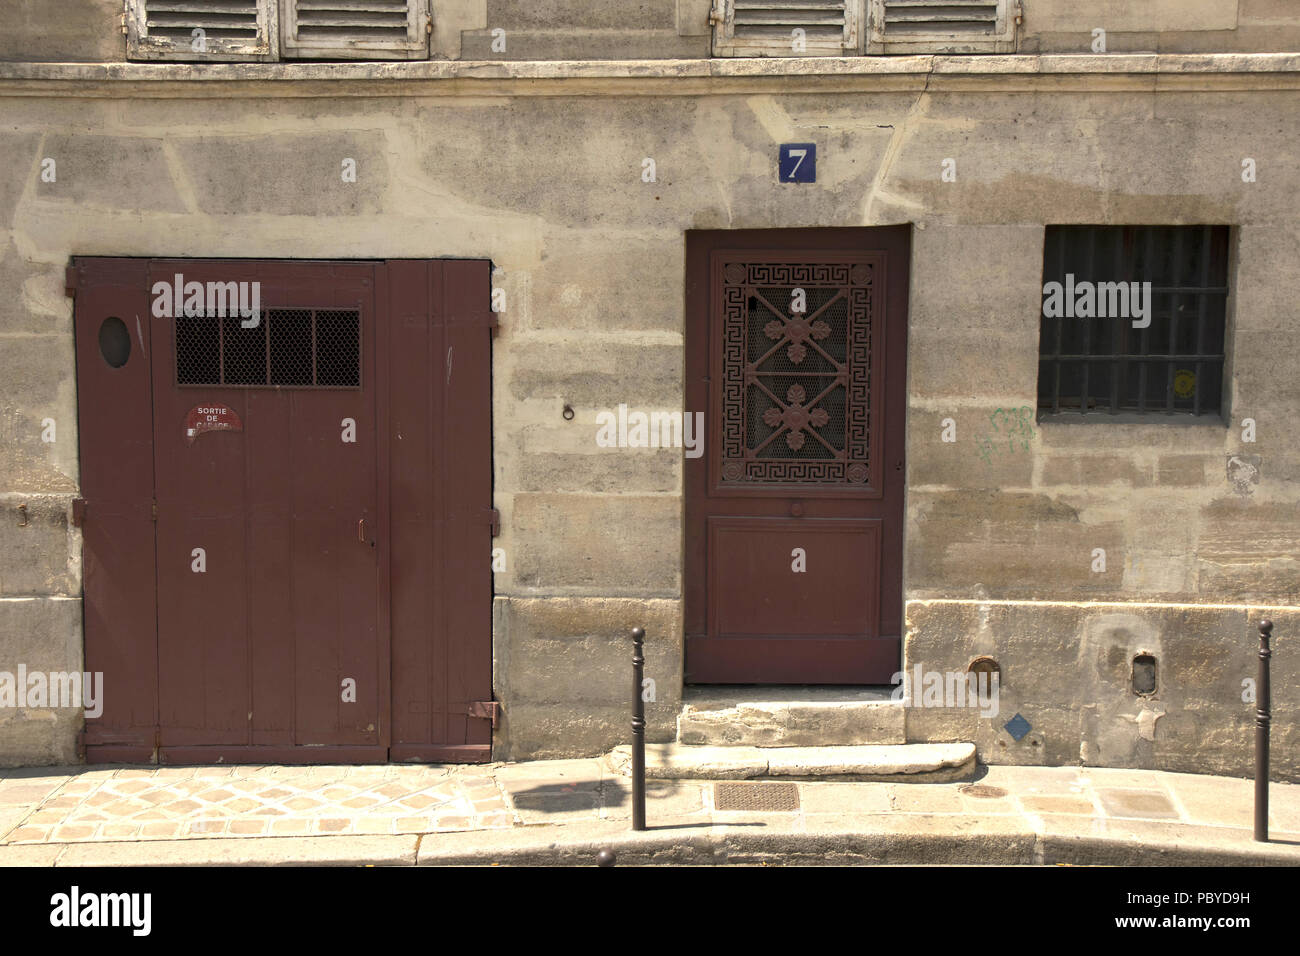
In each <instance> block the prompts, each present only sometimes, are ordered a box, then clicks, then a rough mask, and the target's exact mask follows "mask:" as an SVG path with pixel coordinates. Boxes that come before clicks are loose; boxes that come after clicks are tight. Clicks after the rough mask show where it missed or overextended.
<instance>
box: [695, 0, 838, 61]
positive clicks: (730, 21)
mask: <svg viewBox="0 0 1300 956" xmlns="http://www.w3.org/2000/svg"><path fill="white" fill-rule="evenodd" d="M721 2H722V3H723V4H724V9H723V15H722V17H721V18H720V19H719V20H718V22H717V23H716V26H715V29H714V34H713V52H714V54H715V55H717V56H843V55H845V54H846V53H855V52H857V51H858V47H859V32H860V31H859V29H858V25H859V23H860V22H861V19H862V17H861V10H862V2H863V0H721Z"/></svg>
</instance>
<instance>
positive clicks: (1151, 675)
mask: <svg viewBox="0 0 1300 956" xmlns="http://www.w3.org/2000/svg"><path fill="white" fill-rule="evenodd" d="M1155 692H1156V659H1155V658H1154V657H1152V656H1151V655H1150V654H1139V655H1138V656H1137V657H1135V658H1133V693H1135V694H1138V695H1142V694H1154V693H1155Z"/></svg>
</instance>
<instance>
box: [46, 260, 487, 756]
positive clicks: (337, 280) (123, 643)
mask: <svg viewBox="0 0 1300 956" xmlns="http://www.w3.org/2000/svg"><path fill="white" fill-rule="evenodd" d="M489 272H490V265H489V263H487V262H480V261H391V262H364V263H345V262H339V263H328V262H252V261H239V260H221V261H217V260H141V259H77V260H74V266H73V269H72V270H71V273H70V283H69V285H70V289H71V290H72V291H74V292H75V295H76V300H77V301H76V339H77V378H78V407H79V414H80V433H81V434H80V438H81V469H82V488H83V495H84V499H83V500H82V501H81V502H79V503H78V508H77V511H78V516H79V520H80V522H81V524H82V528H83V534H84V547H83V554H84V566H85V628H86V666H87V668H88V669H89V670H92V671H103V672H104V675H105V676H104V680H105V693H104V698H105V701H104V712H103V716H102V717H100V718H99V719H96V720H88V721H87V729H86V753H87V758H88V759H89V760H91V761H118V760H126V761H140V760H150V759H154V757H155V755H156V758H157V759H158V760H159V761H161V762H164V763H167V762H177V763H179V762H199V761H202V762H208V761H225V762H239V761H277V762H289V761H291V762H313V763H315V762H334V761H338V762H362V761H384V760H389V759H392V760H430V761H435V760H456V761H482V760H487V759H489V757H490V749H491V723H490V714H491V712H492V708H491V706H490V701H491V625H490V620H491V598H492V585H491V572H490V564H489V560H488V557H489V552H490V548H491V544H490V536H491V529H492V528H493V527H494V516H495V513H494V512H493V511H492V510H491V430H490V397H491V384H490V337H491V331H490V329H491V313H490V311H489V309H488V301H489V296H490V285H489ZM241 293H242V298H241ZM236 301H239V302H241V303H242V304H243V305H245V306H247V307H248V308H247V309H246V311H245V312H244V313H240V312H238V311H236V310H235V308H234V303H235V302H236ZM254 304H255V305H256V306H257V310H256V312H255V313H254V311H253V308H252V306H253V305H254Z"/></svg>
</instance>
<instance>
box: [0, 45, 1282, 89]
mask: <svg viewBox="0 0 1300 956" xmlns="http://www.w3.org/2000/svg"><path fill="white" fill-rule="evenodd" d="M918 85H926V86H928V87H929V88H930V89H943V88H945V87H950V88H953V89H972V88H981V87H985V86H987V87H988V88H998V89H1007V88H1008V87H1010V88H1028V87H1030V86H1046V87H1055V88H1060V87H1062V86H1067V87H1069V86H1079V87H1080V88H1088V87H1099V88H1103V89H1108V90H1110V89H1123V88H1135V89H1152V88H1157V87H1163V86H1169V87H1171V88H1177V89H1295V88H1300V53H1205V54H1200V53H1197V54H1156V53H1146V54H1103V55H1093V54H1087V55H1083V54H1080V55H1057V54H1043V55H1019V54H1018V55H1008V56H854V57H807V58H782V59H776V58H747V59H712V60H546V61H541V60H527V61H478V60H432V61H425V62H419V63H370V62H367V63H202V64H195V63H27V62H23V63H0V95H23V94H40V95H72V96H77V95H87V94H90V95H95V94H98V95H122V94H123V93H128V92H129V93H136V94H140V95H150V92H151V91H152V92H156V93H164V92H165V93H166V94H167V95H182V96H183V95H186V89H187V88H188V89H189V90H190V91H192V92H195V93H197V94H198V95H202V96H212V95H222V93H221V90H222V89H223V88H224V87H226V86H229V87H231V88H232V89H231V92H234V91H235V89H236V88H237V89H238V92H239V94H240V95H269V96H281V95H320V96H340V95H400V94H402V93H408V94H418V95H430V94H433V95H436V94H437V93H439V92H448V93H452V92H456V93H471V92H472V93H500V92H508V93H513V94H518V95H529V94H532V95H557V94H559V95H567V94H570V93H579V92H593V93H595V92H619V93H637V92H643V93H656V94H665V93H667V94H671V93H673V92H690V93H699V92H716V91H719V90H722V89H726V90H731V89H737V90H748V89H772V90H778V91H789V92H797V91H799V90H800V89H802V88H806V89H809V90H844V91H853V90H858V91H878V90H890V89H910V88H913V87H915V86H918ZM288 86H294V87H302V88H301V89H296V90H295V91H294V92H293V93H290V91H289V89H288V88H287V87H288ZM123 87H130V88H131V89H129V90H128V89H124V88H123ZM412 87H417V88H418V89H413V88H412ZM440 88H441V89H440Z"/></svg>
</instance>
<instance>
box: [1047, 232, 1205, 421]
mask: <svg viewBox="0 0 1300 956" xmlns="http://www.w3.org/2000/svg"><path fill="white" fill-rule="evenodd" d="M1043 283H1044V301H1043V316H1042V324H1041V333H1040V337H1039V371H1038V409H1039V419H1040V420H1042V419H1044V418H1048V417H1053V416H1055V417H1057V418H1059V419H1060V420H1070V419H1071V418H1072V417H1078V418H1081V419H1087V420H1091V421H1098V420H1100V421H1105V420H1111V421H1114V420H1116V418H1117V417H1119V416H1125V417H1127V418H1137V419H1141V420H1148V419H1158V418H1168V417H1174V416H1184V417H1197V416H1211V415H1214V416H1218V415H1220V414H1221V405H1222V392H1223V366H1224V341H1225V333H1226V326H1227V299H1228V227H1227V226H1048V227H1047V234H1046V241H1045V245H1044V252H1043ZM1051 283H1057V284H1059V285H1060V287H1061V289H1060V293H1059V299H1058V300H1057V302H1056V303H1053V301H1052V298H1053V296H1056V295H1057V292H1056V287H1055V286H1052V285H1050V284H1051ZM1143 283H1150V286H1149V291H1150V295H1149V296H1145V295H1144V294H1143V293H1144V291H1145V290H1144V288H1143V285H1142V284H1143ZM1125 299H1127V307H1125ZM1144 300H1145V301H1144ZM1139 310H1142V311H1143V312H1144V313H1145V314H1139ZM1049 313H1051V314H1050V315H1049ZM1119 420H1124V419H1123V418H1120V419H1119Z"/></svg>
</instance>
